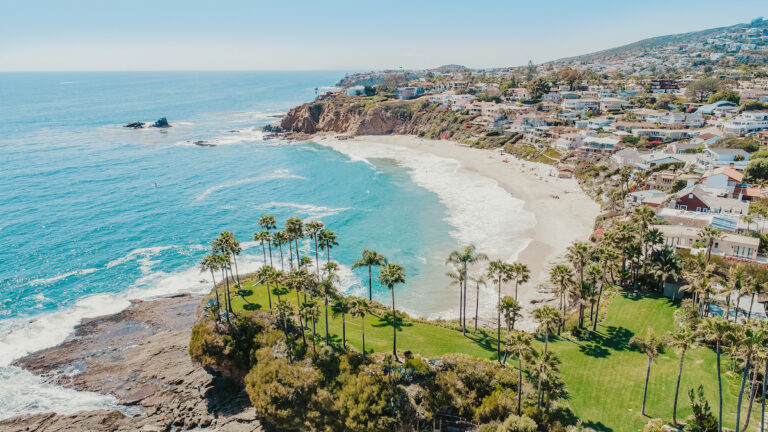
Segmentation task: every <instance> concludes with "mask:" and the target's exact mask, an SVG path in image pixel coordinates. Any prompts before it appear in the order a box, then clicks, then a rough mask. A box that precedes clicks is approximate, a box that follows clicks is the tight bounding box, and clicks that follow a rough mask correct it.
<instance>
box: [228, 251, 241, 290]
mask: <svg viewBox="0 0 768 432" xmlns="http://www.w3.org/2000/svg"><path fill="white" fill-rule="evenodd" d="M232 261H233V262H234V263H235V277H236V278H237V284H238V285H240V271H239V270H237V256H235V254H232ZM231 271H232V270H231V269H230V272H231Z"/></svg>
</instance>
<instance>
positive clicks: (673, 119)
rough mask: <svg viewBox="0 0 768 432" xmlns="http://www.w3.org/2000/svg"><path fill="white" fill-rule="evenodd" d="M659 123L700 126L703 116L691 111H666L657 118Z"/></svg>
mask: <svg viewBox="0 0 768 432" xmlns="http://www.w3.org/2000/svg"><path fill="white" fill-rule="evenodd" d="M657 121H658V122H659V123H661V124H663V125H665V126H683V127H702V126H704V116H702V115H701V114H696V113H691V114H686V113H667V114H666V115H663V116H661V117H659V118H658V120H657Z"/></svg>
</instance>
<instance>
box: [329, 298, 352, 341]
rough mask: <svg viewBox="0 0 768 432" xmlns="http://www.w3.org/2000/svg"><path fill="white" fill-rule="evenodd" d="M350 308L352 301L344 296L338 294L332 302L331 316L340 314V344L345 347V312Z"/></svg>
mask: <svg viewBox="0 0 768 432" xmlns="http://www.w3.org/2000/svg"><path fill="white" fill-rule="evenodd" d="M351 308H352V302H350V301H349V299H347V298H346V297H344V296H339V297H337V298H336V301H334V302H333V306H332V308H331V309H332V310H333V316H339V315H341V346H342V347H344V348H346V347H347V320H346V318H347V314H348V313H349V311H350V309H351Z"/></svg>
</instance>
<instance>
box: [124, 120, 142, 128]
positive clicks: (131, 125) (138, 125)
mask: <svg viewBox="0 0 768 432" xmlns="http://www.w3.org/2000/svg"><path fill="white" fill-rule="evenodd" d="M123 127H127V128H131V129H141V128H143V127H144V122H140V121H138V120H136V121H132V122H130V123H128V124H127V125H125V126H123Z"/></svg>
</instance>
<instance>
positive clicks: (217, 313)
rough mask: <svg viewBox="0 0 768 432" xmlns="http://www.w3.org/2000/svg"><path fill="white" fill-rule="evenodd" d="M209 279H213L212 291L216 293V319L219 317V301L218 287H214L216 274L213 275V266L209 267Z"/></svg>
mask: <svg viewBox="0 0 768 432" xmlns="http://www.w3.org/2000/svg"><path fill="white" fill-rule="evenodd" d="M211 280H212V281H213V292H215V293H216V315H217V317H216V320H217V321H218V320H220V319H221V303H219V289H218V288H217V287H216V276H214V273H213V268H211Z"/></svg>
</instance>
